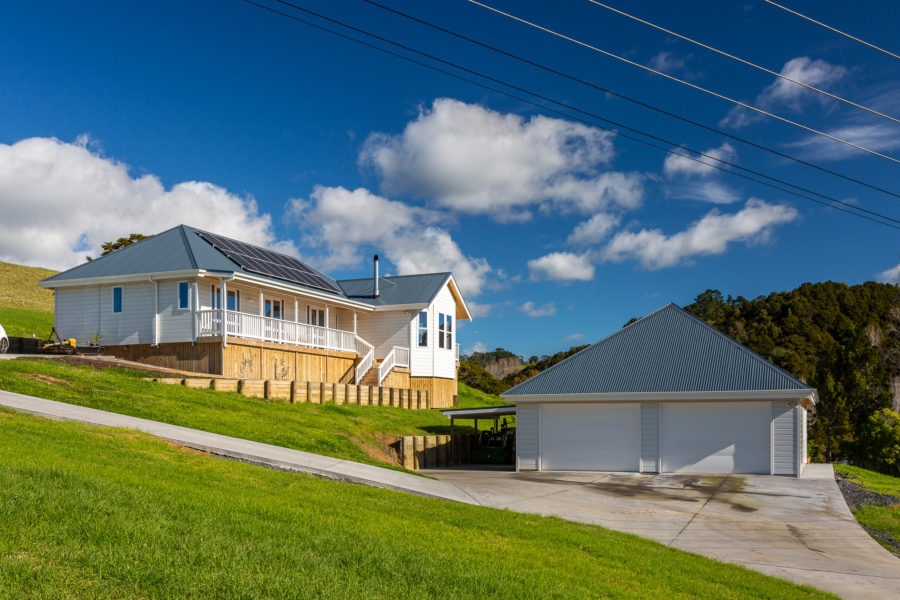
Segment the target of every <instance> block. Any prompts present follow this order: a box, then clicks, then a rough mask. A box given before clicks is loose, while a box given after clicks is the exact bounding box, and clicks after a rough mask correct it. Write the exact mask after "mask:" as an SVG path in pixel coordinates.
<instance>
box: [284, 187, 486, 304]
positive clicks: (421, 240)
mask: <svg viewBox="0 0 900 600" xmlns="http://www.w3.org/2000/svg"><path fill="white" fill-rule="evenodd" d="M288 214H289V215H290V216H291V217H293V218H294V219H295V220H296V221H297V222H298V225H299V226H300V230H301V231H302V232H303V234H304V238H303V240H304V242H306V243H307V244H309V245H310V246H313V247H319V248H322V249H323V250H324V254H323V255H322V256H320V257H319V258H320V259H321V260H320V262H321V264H323V265H324V266H325V267H326V268H340V267H352V266H356V265H358V264H360V263H361V262H362V261H363V259H364V256H363V252H364V251H365V250H368V249H376V250H377V251H380V252H382V253H383V255H384V257H385V258H386V259H388V260H389V261H391V262H392V263H393V264H394V266H396V268H397V274H398V275H410V274H416V273H433V272H440V271H453V276H454V278H455V279H456V282H457V283H458V284H459V287H460V289H461V290H462V292H463V294H464V295H466V296H469V297H473V296H477V295H478V294H480V293H481V291H482V290H483V288H484V287H485V285H486V283H487V279H488V276H489V275H490V274H491V273H492V272H493V269H492V268H491V266H490V265H489V264H488V262H487V260H485V259H483V258H474V257H471V256H467V255H465V254H464V253H463V251H462V250H461V249H460V247H459V245H458V244H457V243H456V242H455V241H454V240H453V238H452V237H451V236H450V233H449V232H448V231H447V230H446V229H444V228H442V227H440V226H439V225H438V224H439V223H440V222H441V220H442V217H441V215H439V214H438V213H435V212H433V211H428V210H425V209H422V208H419V207H415V206H410V205H408V204H405V203H403V202H400V201H396V200H388V199H387V198H384V197H382V196H379V195H377V194H373V193H372V192H370V191H369V190H367V189H365V188H358V189H356V190H348V189H346V188H343V187H324V186H317V187H316V188H315V189H314V190H313V193H312V194H311V195H310V198H309V200H303V199H294V200H291V201H290V202H289V208H288Z"/></svg>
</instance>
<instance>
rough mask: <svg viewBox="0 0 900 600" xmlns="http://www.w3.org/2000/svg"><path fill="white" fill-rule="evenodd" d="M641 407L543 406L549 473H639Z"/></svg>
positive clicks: (542, 430)
mask: <svg viewBox="0 0 900 600" xmlns="http://www.w3.org/2000/svg"><path fill="white" fill-rule="evenodd" d="M640 448H641V405H640V403H637V402H632V403H621V404H618V403H602V404H601V403H578V404H574V403H573V404H557V403H545V404H541V405H540V457H541V458H540V461H541V469H542V470H546V471H638V470H639V468H640V464H639V463H640Z"/></svg>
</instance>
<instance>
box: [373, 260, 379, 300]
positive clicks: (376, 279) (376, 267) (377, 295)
mask: <svg viewBox="0 0 900 600" xmlns="http://www.w3.org/2000/svg"><path fill="white" fill-rule="evenodd" d="M379 296H381V290H380V289H379V287H378V255H377V254H376V255H375V292H374V294H373V297H375V298H378V297H379Z"/></svg>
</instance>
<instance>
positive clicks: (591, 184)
mask: <svg viewBox="0 0 900 600" xmlns="http://www.w3.org/2000/svg"><path fill="white" fill-rule="evenodd" d="M612 138H613V134H611V133H609V132H605V131H602V130H600V129H596V128H593V127H588V126H585V125H581V124H578V123H572V122H570V121H565V120H562V119H552V118H548V117H544V116H536V117H532V118H530V119H527V120H526V119H524V118H523V117H521V116H519V115H514V114H503V113H499V112H496V111H492V110H489V109H487V108H485V107H483V106H480V105H477V104H466V103H464V102H460V101H458V100H453V99H449V98H439V99H437V100H435V101H434V103H433V104H432V106H431V108H430V109H424V110H422V111H421V112H420V114H419V116H418V117H417V118H416V119H415V120H413V121H411V122H409V123H408V124H407V125H406V128H405V129H404V131H403V132H402V133H401V134H398V135H387V134H383V133H380V134H372V135H371V136H369V138H368V140H367V141H366V144H365V146H364V148H363V151H362V152H361V154H360V157H359V161H360V164H362V165H371V166H373V167H374V169H375V171H376V172H377V174H378V176H379V178H380V180H381V186H382V191H383V192H384V193H385V194H388V195H401V194H410V195H412V196H415V197H420V198H427V199H429V200H430V201H433V202H434V203H435V204H436V205H438V206H442V207H446V208H449V209H451V210H453V211H458V212H461V213H467V214H485V215H489V216H491V217H493V218H494V219H496V220H498V221H512V220H524V219H528V218H530V217H531V214H532V208H533V207H534V206H536V205H537V206H545V207H546V206H547V205H557V206H562V207H567V208H568V207H571V208H574V209H578V210H591V211H593V210H596V209H599V208H602V207H606V206H608V205H615V204H622V205H624V206H628V207H633V206H634V205H635V203H640V199H641V194H642V191H641V190H640V189H639V188H640V178H639V177H638V176H635V175H623V174H611V173H598V172H597V169H598V168H599V167H602V166H605V165H607V164H608V163H609V161H610V160H611V159H612V157H613V154H614V153H613V144H612ZM638 192H640V193H638ZM636 193H637V198H635V195H636Z"/></svg>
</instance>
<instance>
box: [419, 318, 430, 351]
mask: <svg viewBox="0 0 900 600" xmlns="http://www.w3.org/2000/svg"><path fill="white" fill-rule="evenodd" d="M426 346H428V311H427V310H423V311H422V312H420V313H419V347H426Z"/></svg>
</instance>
